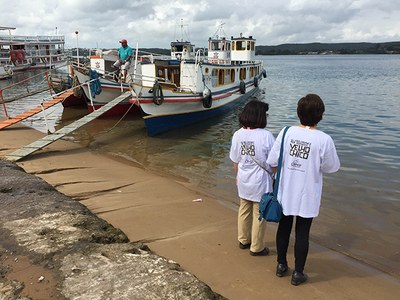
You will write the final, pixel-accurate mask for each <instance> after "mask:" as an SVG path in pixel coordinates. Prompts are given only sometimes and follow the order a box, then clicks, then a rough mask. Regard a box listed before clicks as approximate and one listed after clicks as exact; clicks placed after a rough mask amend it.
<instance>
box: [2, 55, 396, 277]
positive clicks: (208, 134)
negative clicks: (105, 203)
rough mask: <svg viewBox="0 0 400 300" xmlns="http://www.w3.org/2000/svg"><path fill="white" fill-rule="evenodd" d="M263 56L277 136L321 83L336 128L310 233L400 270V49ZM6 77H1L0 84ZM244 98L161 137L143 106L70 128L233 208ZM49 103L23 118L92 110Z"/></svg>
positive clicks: (57, 117) (328, 123) (91, 145)
mask: <svg viewBox="0 0 400 300" xmlns="http://www.w3.org/2000/svg"><path fill="white" fill-rule="evenodd" d="M258 58H259V59H262V60H263V61H264V66H265V68H266V70H267V75H268V78H267V79H266V80H263V81H262V82H261V84H260V91H259V92H258V93H257V94H256V95H255V96H254V97H255V98H257V99H260V100H262V101H265V102H268V103H269V105H270V111H269V118H268V125H267V129H269V130H270V131H271V132H272V133H273V134H274V135H275V136H276V135H277V134H278V132H279V131H280V129H281V128H282V127H284V126H287V125H296V124H297V123H298V120H297V116H296V104H297V101H298V100H299V98H300V97H302V96H303V95H305V94H307V93H316V94H319V95H320V96H321V98H322V99H323V100H324V102H325V107H326V112H325V115H324V119H323V120H322V121H321V122H320V124H319V125H318V128H319V129H321V130H323V131H325V132H326V133H328V134H329V135H331V136H332V138H333V140H334V141H335V144H336V147H337V150H338V154H339V157H340V160H341V165H342V166H341V169H340V171H339V172H338V173H335V174H330V175H328V176H325V178H324V194H323V200H322V205H321V212H320V216H319V217H317V218H316V219H315V221H314V223H313V227H312V229H311V239H312V240H313V241H315V242H318V243H320V244H322V245H324V246H326V247H329V248H331V249H334V250H337V251H340V252H342V253H345V254H347V255H350V256H352V257H354V258H356V259H358V260H361V261H364V262H366V263H368V264H370V265H372V266H374V267H376V268H379V269H381V270H384V271H386V272H389V273H390V274H393V275H395V276H397V277H398V278H400V239H399V232H400V176H399V175H400V173H399V170H400V150H399V149H400V148H399V142H400V72H399V70H400V56H399V55H349V56H346V55H326V56H324V55H319V56H311V55H310V56H263V57H258ZM19 76H22V77H23V76H31V74H29V73H26V74H23V75H19ZM22 77H21V78H22ZM13 80H14V81H16V80H17V79H15V78H14V79H13ZM6 84H7V82H4V81H3V82H1V83H0V87H1V86H3V87H4V86H5V85H6ZM37 84H38V85H40V84H44V83H43V80H42V79H37ZM14 92H15V91H14ZM10 93H11V91H10ZM48 96H49V93H48V92H45V93H41V94H38V95H35V96H32V97H29V98H28V99H25V101H24V102H23V103H22V104H19V103H17V102H20V101H15V102H13V103H12V104H9V105H8V106H7V107H9V108H8V111H9V113H10V114H11V115H13V114H16V113H17V112H22V111H23V110H26V107H27V106H28V105H33V104H34V103H38V101H39V102H40V99H43V98H46V97H48ZM243 106H244V104H241V105H239V106H238V107H237V108H236V109H234V110H233V111H231V112H230V113H228V114H226V115H224V116H222V117H219V118H217V119H212V120H208V121H205V122H202V123H200V124H196V125H194V126H189V127H186V128H182V129H179V130H175V131H171V132H168V133H165V134H162V135H159V136H156V137H147V135H146V131H145V128H144V125H143V121H142V119H141V117H140V116H138V115H137V116H128V117H126V118H124V119H123V120H119V119H118V118H107V119H97V120H94V121H93V122H91V123H90V124H88V125H86V126H85V127H83V128H81V129H80V130H78V131H76V132H74V133H73V134H72V139H73V140H74V141H76V142H79V143H82V145H83V146H85V147H87V148H88V149H90V150H91V151H99V152H103V153H107V154H109V155H112V156H117V157H119V158H123V159H126V160H129V161H133V162H135V163H138V164H140V165H142V166H143V167H145V168H147V169H150V170H153V171H156V172H158V173H161V174H167V175H168V176H174V177H175V178H176V179H178V180H183V181H185V182H189V183H191V185H192V186H193V187H194V188H195V189H198V190H200V191H203V192H206V193H208V194H210V195H212V196H215V197H216V198H217V199H218V201H220V202H221V203H222V204H223V205H226V206H228V207H230V208H233V209H237V207H238V198H237V194H236V188H235V184H234V181H235V179H234V173H233V168H232V162H231V161H230V160H229V156H228V154H229V147H230V141H231V137H232V134H233V132H234V131H235V130H237V129H238V126H239V124H238V113H239V111H240V110H241V109H242V108H243ZM50 110H51V112H50V113H49V114H48V115H47V117H46V118H44V117H43V116H42V115H38V116H37V117H35V118H32V120H28V121H26V124H27V125H28V126H32V127H34V128H36V129H38V130H41V131H43V132H46V131H47V128H49V130H50V131H54V130H55V129H58V128H61V127H63V126H65V125H67V124H68V123H70V122H72V121H73V120H75V119H77V118H78V117H80V116H83V115H84V114H86V113H87V111H86V109H85V108H66V109H63V108H62V106H61V105H58V106H55V107H54V108H52V109H50ZM45 121H47V124H48V127H46V124H45V123H46V122H45ZM270 246H273V245H270Z"/></svg>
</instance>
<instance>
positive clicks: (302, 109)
mask: <svg viewBox="0 0 400 300" xmlns="http://www.w3.org/2000/svg"><path fill="white" fill-rule="evenodd" d="M324 112H325V105H324V102H323V101H322V99H321V98H320V97H319V96H318V95H316V94H308V95H306V96H305V97H303V98H301V99H300V100H299V102H297V116H298V117H299V119H300V123H301V125H304V126H315V125H317V124H318V122H319V121H321V120H322V115H323V113H324Z"/></svg>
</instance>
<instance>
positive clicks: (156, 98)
mask: <svg viewBox="0 0 400 300" xmlns="http://www.w3.org/2000/svg"><path fill="white" fill-rule="evenodd" d="M153 102H154V104H156V105H161V104H162V103H163V102H164V95H163V92H162V87H161V85H160V83H159V82H158V81H156V82H155V83H154V85H153Z"/></svg>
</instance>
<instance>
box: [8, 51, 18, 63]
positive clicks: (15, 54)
mask: <svg viewBox="0 0 400 300" xmlns="http://www.w3.org/2000/svg"><path fill="white" fill-rule="evenodd" d="M10 58H11V61H12V62H15V61H17V60H18V51H17V50H11V51H10Z"/></svg>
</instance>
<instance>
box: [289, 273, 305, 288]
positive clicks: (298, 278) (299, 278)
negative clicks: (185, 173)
mask: <svg viewBox="0 0 400 300" xmlns="http://www.w3.org/2000/svg"><path fill="white" fill-rule="evenodd" d="M307 278H308V277H307V274H305V273H300V272H297V271H294V272H293V274H292V281H291V284H293V285H299V284H301V283H303V282H306V281H307Z"/></svg>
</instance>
